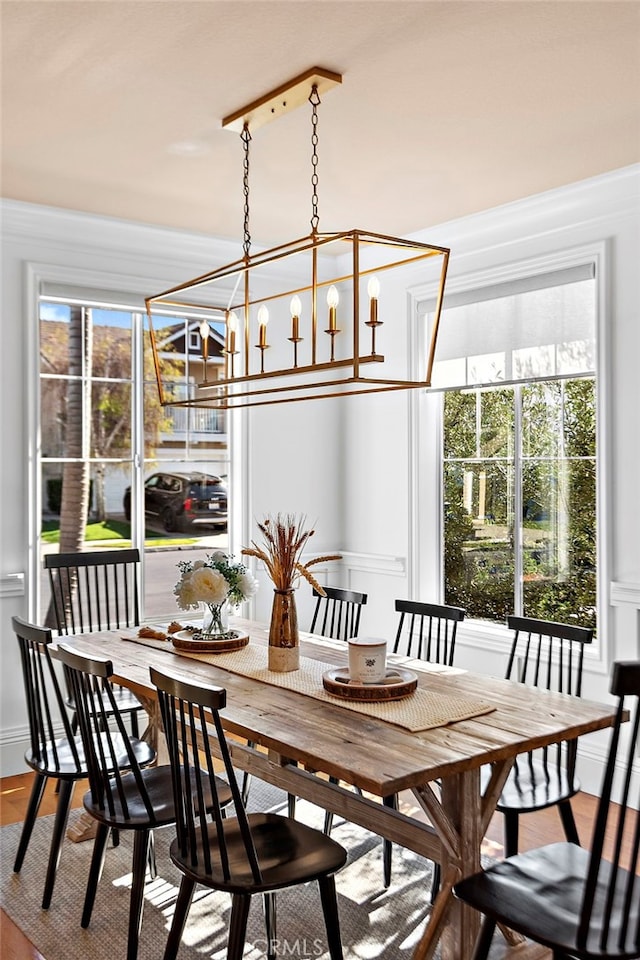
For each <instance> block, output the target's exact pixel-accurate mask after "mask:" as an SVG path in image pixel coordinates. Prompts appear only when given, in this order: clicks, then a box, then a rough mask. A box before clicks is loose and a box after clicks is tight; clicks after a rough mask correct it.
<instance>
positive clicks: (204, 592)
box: [173, 551, 258, 632]
mask: <svg viewBox="0 0 640 960" xmlns="http://www.w3.org/2000/svg"><path fill="white" fill-rule="evenodd" d="M178 569H179V570H180V579H179V580H178V582H177V583H176V585H175V587H174V589H173V592H174V594H175V596H176V600H177V603H178V606H179V607H180V609H181V610H189V609H190V608H191V607H195V608H196V609H197V608H198V607H199V606H200V604H201V603H204V604H206V605H207V606H208V607H209V610H210V612H211V614H212V616H213V618H214V632H220V631H221V630H222V624H221V616H220V610H221V608H222V607H223V605H224V604H225V603H227V602H228V604H229V605H230V606H232V607H236V606H238V604H240V603H242V602H243V601H245V600H249V599H250V598H251V597H252V596H253V595H254V594H255V592H256V590H257V589H258V581H257V580H256V579H255V578H254V577H253V576H252V575H251V574H250V573H249V571H248V570H247V568H246V567H245V565H244V563H240V562H239V561H236V560H234V559H233V557H232V556H229V555H227V554H226V553H223V552H222V551H217V552H216V553H212V554H210V555H209V556H208V557H207V558H206V559H205V560H194V561H191V560H181V561H180V562H179V563H178Z"/></svg>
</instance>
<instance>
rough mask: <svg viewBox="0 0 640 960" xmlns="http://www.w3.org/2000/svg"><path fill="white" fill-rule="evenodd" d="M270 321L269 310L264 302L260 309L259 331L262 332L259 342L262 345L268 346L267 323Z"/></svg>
mask: <svg viewBox="0 0 640 960" xmlns="http://www.w3.org/2000/svg"><path fill="white" fill-rule="evenodd" d="M268 323H269V311H268V310H267V308H266V307H265V305H264V303H263V304H262V306H261V307H260V309H259V310H258V332H259V334H260V337H259V341H258V342H259V345H260V346H261V347H266V345H267V324H268Z"/></svg>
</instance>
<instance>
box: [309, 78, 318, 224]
mask: <svg viewBox="0 0 640 960" xmlns="http://www.w3.org/2000/svg"><path fill="white" fill-rule="evenodd" d="M320 102H321V100H320V94H319V93H318V86H317V84H315V83H314V85H313V87H312V88H311V93H310V94H309V103H310V104H311V190H312V192H311V233H312V234H313V235H315V234H316V233H317V232H318V226H319V224H320V215H319V213H318V104H319V103H320Z"/></svg>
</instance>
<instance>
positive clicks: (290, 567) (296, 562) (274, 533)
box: [242, 513, 342, 596]
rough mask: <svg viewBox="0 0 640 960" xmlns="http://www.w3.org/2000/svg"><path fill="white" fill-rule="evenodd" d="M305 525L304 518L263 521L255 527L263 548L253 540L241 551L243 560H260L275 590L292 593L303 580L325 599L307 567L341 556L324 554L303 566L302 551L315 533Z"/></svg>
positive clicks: (282, 517) (285, 515)
mask: <svg viewBox="0 0 640 960" xmlns="http://www.w3.org/2000/svg"><path fill="white" fill-rule="evenodd" d="M305 525H306V517H304V516H302V517H296V516H294V515H293V514H284V515H283V514H280V513H279V514H277V515H276V516H275V517H266V518H265V519H264V521H263V522H262V523H259V524H258V530H259V531H260V533H261V534H262V537H263V540H264V545H263V546H262V547H260V546H258V544H257V543H255V541H253V540H252V541H251V546H250V547H244V549H243V550H242V553H243V554H244V556H246V557H256V558H257V559H258V560H262V562H263V563H264V565H265V567H266V568H267V571H268V573H269V576H270V577H271V579H272V580H273V585H274V587H275V589H276V590H292V589H293V587H294V585H295V582H296V580H297V579H298V577H304V579H305V580H306V581H307V582H308V583H310V584H311V586H312V587H313V588H314V590H317V591H318V593H320V594H321V595H322V596H324V595H325V592H324V589H323V587H322V585H321V584H320V583H318V581H317V580H316V578H315V577H314V576H313V574H312V573H311V572H310V571H309V567H312V566H314V565H315V564H318V563H324V562H326V561H328V560H341V559H342V557H341V556H340V554H326V555H324V556H322V557H314V559H313V560H309V561H307V563H302V560H301V557H302V551H303V550H304V548H305V546H306V544H307V542H308V541H309V539H310V537H312V536H313V534H314V532H315V531H314V530H305V529H304V527H305Z"/></svg>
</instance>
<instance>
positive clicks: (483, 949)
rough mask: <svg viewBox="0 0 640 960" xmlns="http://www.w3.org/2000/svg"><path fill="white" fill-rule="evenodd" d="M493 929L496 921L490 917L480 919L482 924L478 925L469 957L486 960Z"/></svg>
mask: <svg viewBox="0 0 640 960" xmlns="http://www.w3.org/2000/svg"><path fill="white" fill-rule="evenodd" d="M495 929H496V921H495V920H493V919H492V918H491V917H485V918H484V920H483V921H482V926H481V927H480V933H479V934H478V939H477V940H476V943H475V946H474V948H473V956H472V957H471V960H487V957H488V956H489V950H490V948H491V941H492V940H493V934H494V931H495Z"/></svg>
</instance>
